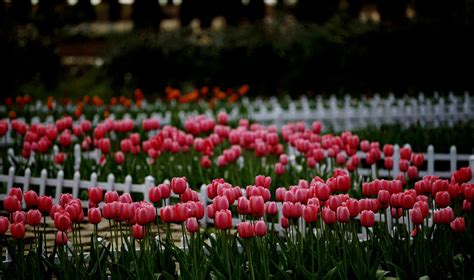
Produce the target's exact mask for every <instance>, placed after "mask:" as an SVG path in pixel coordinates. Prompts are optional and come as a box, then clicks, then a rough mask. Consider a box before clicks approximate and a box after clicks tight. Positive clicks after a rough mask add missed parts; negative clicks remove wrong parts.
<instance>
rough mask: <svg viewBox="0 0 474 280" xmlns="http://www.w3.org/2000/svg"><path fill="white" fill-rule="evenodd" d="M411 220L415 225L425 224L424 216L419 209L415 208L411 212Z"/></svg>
mask: <svg viewBox="0 0 474 280" xmlns="http://www.w3.org/2000/svg"><path fill="white" fill-rule="evenodd" d="M410 218H411V221H412V223H413V224H414V225H419V224H422V223H423V215H422V213H421V210H420V209H419V208H413V209H411V210H410Z"/></svg>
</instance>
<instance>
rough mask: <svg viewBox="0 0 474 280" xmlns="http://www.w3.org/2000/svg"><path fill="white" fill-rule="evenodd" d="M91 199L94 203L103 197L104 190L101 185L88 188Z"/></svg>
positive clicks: (97, 202)
mask: <svg viewBox="0 0 474 280" xmlns="http://www.w3.org/2000/svg"><path fill="white" fill-rule="evenodd" d="M87 195H88V196H89V201H90V202H92V203H94V204H99V203H100V202H101V201H102V198H103V190H102V188H101V187H93V188H89V189H88V190H87Z"/></svg>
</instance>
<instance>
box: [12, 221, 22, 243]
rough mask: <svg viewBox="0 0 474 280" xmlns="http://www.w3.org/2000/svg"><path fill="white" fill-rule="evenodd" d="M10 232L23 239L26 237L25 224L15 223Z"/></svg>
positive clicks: (13, 235) (16, 237) (14, 236)
mask: <svg viewBox="0 0 474 280" xmlns="http://www.w3.org/2000/svg"><path fill="white" fill-rule="evenodd" d="M10 233H11V235H12V237H13V238H15V239H17V240H18V239H23V237H25V226H24V225H23V223H13V224H11V226H10Z"/></svg>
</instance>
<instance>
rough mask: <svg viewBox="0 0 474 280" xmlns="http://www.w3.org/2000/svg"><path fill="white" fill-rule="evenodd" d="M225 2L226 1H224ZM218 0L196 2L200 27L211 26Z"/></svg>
mask: <svg viewBox="0 0 474 280" xmlns="http://www.w3.org/2000/svg"><path fill="white" fill-rule="evenodd" d="M226 4H227V1H226ZM218 5H219V4H218V0H217V1H216V0H200V1H199V3H197V7H196V8H197V13H198V18H199V20H200V22H201V28H209V27H211V24H212V20H213V19H214V17H215V16H216V15H217V9H216V8H217V7H218Z"/></svg>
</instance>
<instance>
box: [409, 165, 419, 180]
mask: <svg viewBox="0 0 474 280" xmlns="http://www.w3.org/2000/svg"><path fill="white" fill-rule="evenodd" d="M407 177H408V179H410V180H414V179H416V178H417V177H418V168H417V167H416V166H410V167H408V170H407Z"/></svg>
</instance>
